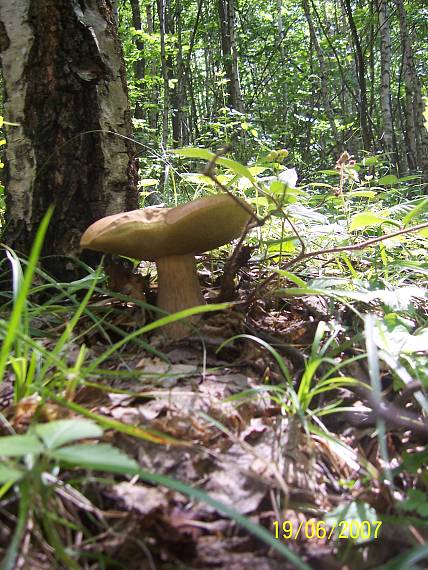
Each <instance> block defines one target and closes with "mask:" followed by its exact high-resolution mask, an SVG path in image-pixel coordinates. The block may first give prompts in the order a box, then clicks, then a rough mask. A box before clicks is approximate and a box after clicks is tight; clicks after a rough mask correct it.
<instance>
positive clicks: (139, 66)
mask: <svg viewBox="0 0 428 570" xmlns="http://www.w3.org/2000/svg"><path fill="white" fill-rule="evenodd" d="M130 3H131V11H132V25H133V26H134V28H135V30H136V31H138V32H141V31H142V29H143V28H142V25H141V10H140V0H130ZM135 45H136V48H137V50H138V52H139V58H138V59H137V61H136V62H135V63H134V76H135V80H136V82H137V85H138V86H139V88H140V89H139V91H140V93H141V87H142V85H143V82H144V77H145V75H146V62H145V61H144V42H143V40H142V39H141V36H136V37H135ZM140 99H141V95H140ZM145 115H146V114H145V112H144V107H143V105H142V104H141V101H140V100H138V101H137V102H136V104H135V111H134V117H135V118H136V119H144V118H145Z"/></svg>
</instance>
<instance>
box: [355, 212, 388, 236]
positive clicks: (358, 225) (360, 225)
mask: <svg viewBox="0 0 428 570" xmlns="http://www.w3.org/2000/svg"><path fill="white" fill-rule="evenodd" d="M382 224H394V225H396V222H394V221H393V220H391V219H390V218H384V217H383V216H379V214H374V213H373V212H362V213H361V214H355V216H352V219H351V224H350V226H349V230H350V231H351V232H353V231H355V230H361V229H364V228H368V227H370V226H381V225H382Z"/></svg>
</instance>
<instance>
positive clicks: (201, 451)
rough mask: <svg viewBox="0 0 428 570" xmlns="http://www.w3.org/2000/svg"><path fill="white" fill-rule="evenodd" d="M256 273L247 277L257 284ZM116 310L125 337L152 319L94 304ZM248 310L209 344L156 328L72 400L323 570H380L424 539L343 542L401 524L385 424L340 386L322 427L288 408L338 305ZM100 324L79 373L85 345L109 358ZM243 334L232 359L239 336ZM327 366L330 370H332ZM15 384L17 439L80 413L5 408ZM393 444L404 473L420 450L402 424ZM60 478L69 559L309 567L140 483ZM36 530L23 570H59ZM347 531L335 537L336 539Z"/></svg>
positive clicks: (162, 467) (329, 399)
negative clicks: (387, 517)
mask: <svg viewBox="0 0 428 570" xmlns="http://www.w3.org/2000/svg"><path fill="white" fill-rule="evenodd" d="M253 277H254V276H251V275H250V274H247V278H248V281H249V282H250V281H252V279H253ZM247 286H248V282H247V283H245V278H244V279H243V280H242V281H241V289H240V291H239V294H240V298H241V300H242V301H244V305H245V300H246V299H248V291H247V290H246V287H247ZM212 293H213V292H212V291H210V292H209V296H211V295H212ZM107 307H115V309H118V310H117V311H116V315H117V316H116V319H117V322H116V323H115V325H116V326H117V327H120V328H121V329H122V330H124V331H127V332H132V330H134V329H135V323H136V320H141V313H140V312H139V311H140V309H138V308H136V307H135V306H134V305H133V304H132V303H123V302H120V301H118V300H117V299H115V298H109V297H108V296H106V295H98V296H94V297H93V298H92V299H91V302H90V304H89V306H88V308H89V309H90V310H91V312H92V314H93V315H95V316H97V313H98V317H99V318H100V320H102V316H103V312H105V310H106V308H107ZM242 307H243V305H240V304H237V305H236V307H232V308H231V309H229V310H228V311H222V312H219V313H214V314H210V315H208V316H206V317H205V319H204V323H203V325H202V327H201V329H200V332H201V335H200V336H191V337H188V338H186V339H183V340H181V341H177V342H174V343H169V344H168V343H165V341H164V339H163V338H162V336H161V334H160V333H159V331H155V333H154V334H152V336H147V337H145V338H144V340H145V341H148V343H149V347H150V350H142V349H141V348H137V347H136V346H134V345H131V346H128V345H126V346H125V347H124V349H122V350H121V351H117V352H115V353H114V354H113V355H112V356H111V357H110V358H109V360H108V361H107V363H106V364H104V366H105V370H106V374H105V376H103V375H102V374H101V375H100V374H98V375H97V376H96V377H94V378H86V380H85V381H84V382H82V383H81V384H80V386H79V387H77V388H76V390H75V391H71V392H70V391H69V392H68V393H67V398H68V399H69V400H70V401H73V403H74V404H77V405H79V406H81V407H82V408H84V409H86V410H87V411H88V412H90V413H91V414H92V413H95V414H98V415H99V416H102V417H104V418H110V419H111V420H115V421H118V422H122V423H123V424H126V425H132V426H139V427H140V428H142V429H147V430H148V431H147V433H149V434H152V436H153V438H152V439H154V440H156V439H157V441H147V440H145V439H141V438H138V437H137V438H136V437H132V436H131V435H127V434H125V433H122V432H120V431H116V430H108V431H106V432H105V434H104V437H103V441H106V442H109V443H110V444H113V445H114V447H116V448H118V449H120V450H121V451H123V452H124V453H126V454H127V455H128V456H129V457H133V458H135V459H136V460H137V461H138V463H139V464H140V466H141V467H143V468H144V469H146V470H147V471H149V472H153V473H157V474H162V475H167V476H169V477H172V478H174V479H177V480H179V481H182V482H184V483H187V484H188V485H190V486H193V487H197V488H198V489H200V490H202V491H204V492H206V493H207V494H209V495H210V496H211V497H212V498H214V499H216V500H218V501H220V502H221V503H223V504H224V505H227V506H230V507H232V508H233V509H234V510H235V511H237V512H238V513H240V514H241V515H245V516H246V517H249V518H250V520H251V521H253V522H254V523H257V524H260V525H262V526H263V527H265V528H266V529H267V530H268V531H269V532H270V533H271V534H272V536H274V537H275V538H276V539H277V540H278V541H281V542H282V543H283V544H284V545H286V546H287V547H288V548H289V549H290V550H291V551H293V552H295V553H296V554H297V555H298V556H299V557H300V558H301V560H302V561H304V562H305V563H306V564H307V565H308V567H309V568H314V569H321V570H324V569H325V570H327V569H328V570H334V569H345V568H349V569H351V570H352V569H357V568H358V569H359V570H364V569H369V568H378V567H379V568H380V565H382V563H384V562H385V561H387V560H389V559H391V558H393V557H394V556H396V555H398V554H400V553H402V552H404V551H405V550H406V549H408V548H409V547H411V546H412V545H413V546H414V545H415V544H418V542H419V543H420V541H421V540H422V537H421V535H420V534H419V532H420V531H418V530H417V528H416V527H411V526H407V527H403V526H398V527H397V525H396V524H395V525H394V524H393V523H390V524H388V523H385V522H384V523H383V524H382V528H381V529H380V532H379V535H378V537H377V538H376V539H373V538H372V539H371V540H368V541H367V540H362V539H361V537H360V539H358V538H357V539H356V540H354V539H351V538H349V536H347V538H345V536H346V535H349V528H348V529H347V525H348V524H349V521H351V522H352V520H355V521H358V525H359V528H360V529H361V528H362V527H361V525H362V523H363V522H364V520H367V518H369V515H370V512H371V513H373V512H375V513H388V512H391V508H392V504H393V497H392V493H395V495H396V494H397V492H398V491H393V490H392V489H391V488H389V487H388V486H387V485H385V483H382V481H381V480H380V478H379V472H378V471H377V469H378V467H379V468H380V466H381V465H382V458H381V456H380V453H379V447H378V440H377V438H376V436H375V429H376V418H375V417H374V415H373V414H372V412H371V410H370V408H369V407H366V405H365V404H366V402H364V391H361V390H360V391H359V392H358V390H355V389H351V388H349V389H348V388H346V387H341V388H340V389H339V390H335V391H331V390H329V391H325V392H322V391H320V393H318V394H315V396H314V399H313V402H312V404H311V408H312V409H313V408H314V407H315V408H316V409H317V410H322V409H323V408H325V409H327V408H328V406H331V405H335V404H338V402H339V401H340V402H341V404H342V406H345V407H346V410H347V411H343V412H342V413H337V414H332V415H326V416H325V417H323V418H322V421H321V420H320V419H319V417H317V414H316V413H314V414H313V415H312V414H311V411H310V410H309V409H308V410H307V416H306V419H305V418H304V417H303V416H302V413H301V410H300V411H298V410H296V409H294V410H293V407H292V405H290V402H289V400H288V399H287V398H286V397H285V393H286V389H285V388H284V383H286V379H285V378H284V375H283V370H282V368H281V362H282V363H283V364H285V365H286V367H287V369H288V370H289V372H290V377H291V379H292V382H293V384H294V385H295V386H296V390H297V389H298V385H299V384H300V383H301V382H303V381H305V370H307V367H305V360H306V359H307V358H308V357H309V356H310V351H311V346H312V345H313V342H314V336H315V334H316V330H317V325H318V323H319V322H320V321H326V322H328V320H329V318H330V315H331V311H332V310H333V309H334V307H333V305H331V304H329V303H328V302H327V301H326V300H325V299H323V298H322V297H318V296H307V297H304V298H293V299H290V298H285V297H284V298H281V297H280V296H278V295H276V296H269V295H267V294H266V295H265V296H264V297H263V296H260V297H259V298H256V299H254V300H253V302H252V303H251V306H246V307H244V311H243V310H242ZM334 310H336V309H334ZM347 311H348V310H347V309H346V308H345V310H344V311H342V315H341V318H342V319H343V320H344V321H346V320H348V322H350V321H351V320H352V315H351V314H348V312H347ZM90 325H91V322H90V319H89V318H88V317H87V316H83V317H82V318H81V320H80V322H79V324H78V327H77V329H76V332H78V333H81V335H80V340H79V341H77V342H76V344H75V345H74V346H73V345H69V346H68V351H69V358H70V361H72V360H73V359H75V356H76V354H77V353H78V351H79V349H80V346H81V344H82V343H83V342H84V343H85V345H86V347H87V351H88V352H87V353H86V358H87V359H88V360H89V361H91V359H96V358H97V357H98V356H99V355H101V354H103V352H105V350H106V348H108V346H106V341H105V338H104V337H103V335H101V334H100V332H99V330H98V329H97V328H91V326H90ZM44 326H45V327H47V328H49V315H45V316H41V320H40V322H39V323H38V328H39V329H40V330H42V329H43V328H44ZM64 326H65V323H64V324H63V326H62V327H61V326H60V327H59V328H58V327H57V328H56V329H51V330H50V334H48V335H47V336H46V338H42V339H41V342H42V344H43V345H44V346H45V348H46V349H47V350H50V349H51V348H52V349H54V346H55V342H56V341H55V340H54V339H53V336H52V331H53V330H55V333H56V334H57V335H60V334H61V333H62V330H63V328H64ZM243 334H244V335H246V336H241V337H240V338H236V339H235V340H233V341H231V342H228V343H227V344H225V346H223V347H222V348H221V349H220V350H219V347H221V345H222V343H223V342H225V341H226V340H227V339H231V338H232V337H235V336H236V335H243ZM253 335H254V336H253ZM118 338H120V337H118ZM111 340H112V341H114V340H115V338H114V334H113V336H112V338H111ZM268 347H270V348H268ZM153 352H155V353H157V354H153ZM346 353H348V356H352V355H355V354H356V353H358V347H355V346H349V347H348V349H347V350H344V351H342V358H343V357H344V355H345V354H346ZM275 355H277V356H279V357H280V360H278V358H276V357H275ZM320 366H321V371H322V367H323V363H320ZM130 371H131V372H132V374H131V375H128V376H127V374H128V373H129V372H130ZM345 374H346V375H347V376H350V377H351V376H352V377H354V378H355V377H359V378H361V379H362V381H363V382H365V381H367V382H368V380H367V372H366V371H365V368H364V366H363V365H362V364H360V362H359V361H356V362H353V363H350V364H349V367H348V369H347V370H346V371H345ZM307 379H308V378H307V376H306V380H307ZM388 382H391V379H389V380H388V378H387V379H386V383H387V384H388ZM1 386H2V393H1V395H2V400H1V403H2V414H3V417H4V418H6V420H7V422H9V423H10V425H12V426H13V428H14V430H16V431H17V432H18V433H19V432H21V433H22V432H25V430H26V429H27V426H28V425H29V423H30V422H31V421H33V420H34V416H35V414H37V417H38V418H39V421H42V420H43V419H46V418H47V419H50V420H53V419H59V418H66V417H73V416H75V413H74V412H72V411H70V410H66V409H64V408H63V407H62V406H60V405H58V404H57V403H55V402H54V401H50V402H49V401H46V402H41V401H40V397H38V396H32V397H30V398H27V399H23V400H21V402H20V403H19V404H17V405H13V403H12V402H11V400H10V397H9V398H8V397H7V395H8V394H9V396H10V394H11V383H9V382H4V383H3V384H2V385H1ZM386 387H387V386H386ZM66 390H67V388H66ZM287 402H288V403H287ZM314 404H316V405H315V406H314ZM3 435H5V433H3ZM387 445H388V452H389V457H390V460H391V461H392V462H394V461H396V460H397V458H399V457H400V456H401V454H402V453H403V451H404V450H405V449H413V448H415V446H417V442H415V441H411V438H410V437H409V434H408V432H407V431H406V430H405V429H404V428H403V429H402V430H400V429H399V428H397V427H396V426H395V429H394V431H393V432H390V434H389V436H388V441H387ZM61 481H62V485H63V488H62V492H61V493H60V495H58V496H57V497H56V499H55V501H54V502H53V503H52V506H51V508H52V510H55V511H56V516H57V517H58V520H61V521H69V522H68V523H67V525H65V526H64V528H63V530H62V532H61V535H62V539H63V542H64V544H65V545H66V546H67V547H68V548H69V549H74V550H76V549H77V550H80V552H81V553H82V558H81V560H82V562H80V564H81V566H80V567H81V568H85V569H95V568H116V567H117V568H127V569H128V570H133V569H135V570H137V569H138V570H146V569H147V570H154V569H159V570H172V569H174V570H181V569H183V570H184V569H187V570H191V569H194V570H196V569H204V570H208V569H211V568H213V569H215V568H222V569H226V568H227V569H228V570H241V569H244V568H245V569H246V568H254V569H257V570H264V569H266V570H267V569H269V570H276V569H278V570H288V569H290V570H291V569H294V568H297V567H298V566H296V565H295V564H294V563H293V562H289V561H287V560H285V559H284V558H283V557H282V556H281V555H280V554H279V553H278V552H275V550H274V549H273V548H270V547H269V546H267V545H266V544H265V543H264V542H262V541H261V540H258V539H257V538H255V537H254V536H252V535H251V534H249V533H248V532H247V531H245V530H243V529H242V528H241V527H240V526H239V525H237V524H236V522H235V521H233V520H231V519H230V518H227V517H226V516H225V515H223V514H221V513H219V512H218V511H217V510H216V509H214V508H213V507H212V506H210V505H208V504H206V503H203V502H195V501H194V500H192V499H191V498H189V497H188V496H185V495H184V494H181V493H179V492H177V491H174V490H171V489H167V488H166V487H162V486H157V487H155V486H152V485H149V484H147V483H144V482H142V481H141V480H138V478H137V477H135V478H133V479H130V478H129V477H122V478H118V477H116V478H115V479H113V478H112V477H111V476H107V478H106V477H102V478H101V477H99V476H98V475H96V474H95V473H93V474H92V475H89V476H88V475H85V472H84V471H82V470H80V471H77V472H76V470H72V469H70V470H65V471H63V472H62V474H61ZM76 481H78V484H77V488H78V489H79V491H78V492H77V491H75V489H74V488H75V487H76ZM15 508H16V503H15V502H14V501H12V502H11V504H10V505H9V509H10V514H9V515H7V514H6V513H7V511H8V507H6V509H5V507H3V508H2V512H1V514H0V516H1V518H2V520H3V522H5V521H6V523H8V524H10V523H11V521H13V518H14V515H13V513H14V510H15ZM370 516H371V515H370ZM35 517H36V518H37V515H35ZM324 520H327V522H329V526H328V527H327V535H326V533H325V532H324V531H323V530H322V529H323V528H324V526H325V525H324V523H323V522H322V521H324ZM347 521H348V522H347ZM369 521H370V518H369ZM320 523H321V524H320ZM8 524H6V526H4V528H3V531H2V532H0V545H1V546H2V547H3V548H6V547H7V541H8V540H10V531H7V530H6V528H7V527H8ZM67 526H68V527H69V528H68V530H67ZM32 527H33V528H31V525H30V526H29V527H28V529H27V536H30V535H32V539H31V540H30V539H28V540H27V542H26V543H25V542H24V547H23V550H22V552H21V554H20V564H21V566H19V565H18V566H19V567H24V568H32V569H33V570H34V569H39V570H45V569H51V568H57V567H61V565H59V566H58V565H57V564H58V563H57V562H56V561H55V556H54V551H53V550H52V548H51V547H50V546H48V544H47V543H46V542H45V540H44V538H43V536H42V535H41V534H40V533H39V532H37V531H34V520H33V525H32ZM333 527H336V531H335V532H334V533H333V532H331V533H330V529H331V528H333ZM342 527H343V528H342ZM397 528H399V533H397ZM77 529H79V530H77ZM342 531H344V532H343V536H339V535H340V533H341V532H342ZM354 532H355V531H354ZM2 535H3V538H2ZM8 537H9V538H8ZM99 556H102V557H103V560H104V562H103V563H102V564H101V563H100V561H99ZM91 558H95V559H96V560H97V561H96V562H93V561H92V562H91ZM109 561H110V562H109ZM113 561H115V562H113ZM397 568H398V567H397ZM403 568H404V567H403Z"/></svg>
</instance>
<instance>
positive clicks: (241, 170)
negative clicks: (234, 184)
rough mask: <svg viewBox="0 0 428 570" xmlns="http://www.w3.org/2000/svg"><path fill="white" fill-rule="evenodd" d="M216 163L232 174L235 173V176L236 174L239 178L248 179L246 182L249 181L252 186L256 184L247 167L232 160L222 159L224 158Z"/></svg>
mask: <svg viewBox="0 0 428 570" xmlns="http://www.w3.org/2000/svg"><path fill="white" fill-rule="evenodd" d="M217 162H218V164H221V165H222V166H224V167H225V168H228V169H229V170H231V171H232V172H235V174H238V175H239V176H243V177H244V178H248V180H251V182H252V183H253V184H255V183H256V179H255V178H254V176H253V175H252V174H251V171H250V169H249V168H248V167H247V166H244V165H243V164H241V163H240V162H237V161H236V160H232V159H231V158H224V157H220V158H218V159H217Z"/></svg>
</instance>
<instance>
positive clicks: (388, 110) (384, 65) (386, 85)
mask: <svg viewBox="0 0 428 570" xmlns="http://www.w3.org/2000/svg"><path fill="white" fill-rule="evenodd" d="M379 33H380V107H381V111H382V123H383V146H384V149H385V151H386V152H387V153H388V154H389V156H390V158H392V160H393V162H394V158H393V157H392V153H393V150H394V131H393V118H392V105H391V57H392V46H391V29H390V25H389V14H388V0H380V1H379Z"/></svg>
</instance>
